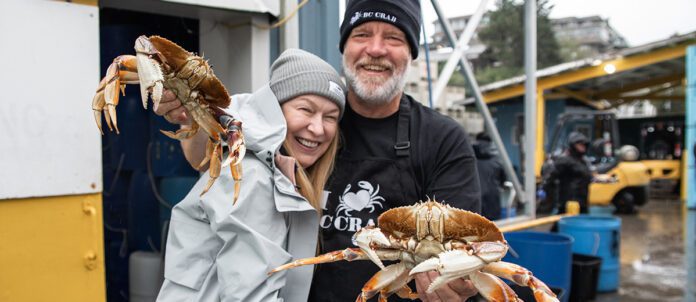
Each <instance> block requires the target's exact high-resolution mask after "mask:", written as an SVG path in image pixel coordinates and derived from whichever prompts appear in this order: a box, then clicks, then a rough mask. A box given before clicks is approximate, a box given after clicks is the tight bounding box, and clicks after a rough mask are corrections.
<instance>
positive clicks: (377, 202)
mask: <svg viewBox="0 0 696 302" xmlns="http://www.w3.org/2000/svg"><path fill="white" fill-rule="evenodd" d="M358 187H360V188H361V190H358V191H356V192H350V189H351V186H350V184H348V185H347V186H346V189H345V190H344V191H343V195H341V196H339V197H338V202H339V204H338V206H337V207H336V216H352V214H351V212H352V211H358V212H360V211H362V210H363V209H365V208H367V209H370V213H372V212H374V211H375V206H379V207H380V208H384V206H382V203H381V202H382V201H384V197H382V196H379V195H377V194H379V185H377V189H374V187H373V186H372V184H370V183H369V182H367V181H364V180H363V181H359V182H358ZM341 212H343V214H344V215H341Z"/></svg>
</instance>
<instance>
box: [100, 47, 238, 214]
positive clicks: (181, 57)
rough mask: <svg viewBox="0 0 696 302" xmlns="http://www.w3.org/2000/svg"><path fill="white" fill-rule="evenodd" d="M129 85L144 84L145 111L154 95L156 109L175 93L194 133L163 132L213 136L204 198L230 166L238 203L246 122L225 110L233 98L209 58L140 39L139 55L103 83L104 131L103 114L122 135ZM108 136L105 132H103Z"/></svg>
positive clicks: (119, 62)
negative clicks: (122, 102)
mask: <svg viewBox="0 0 696 302" xmlns="http://www.w3.org/2000/svg"><path fill="white" fill-rule="evenodd" d="M126 84H140V94H141V97H142V102H143V107H145V109H147V103H148V96H150V97H151V98H152V101H153V103H154V107H155V108H157V106H159V101H160V99H161V98H162V92H163V91H164V89H167V90H170V91H172V92H173V93H174V94H175V95H176V96H177V98H178V99H179V100H180V101H181V103H182V105H183V106H184V107H185V108H186V110H188V113H189V114H190V115H191V118H192V120H193V121H192V124H191V128H190V129H180V130H178V131H176V132H170V131H163V130H160V131H162V133H164V134H165V135H167V136H168V137H170V138H173V139H178V140H183V139H187V138H190V137H191V136H193V135H194V134H196V132H198V130H199V129H203V131H205V133H206V134H208V138H209V139H208V143H207V146H206V157H205V159H204V160H203V162H202V163H201V164H200V167H202V166H204V165H205V164H207V163H210V170H209V173H210V180H209V181H208V184H207V185H206V187H205V189H204V190H203V192H202V193H201V195H203V194H205V192H207V191H208V189H210V187H211V186H212V185H213V183H214V182H215V179H217V177H218V176H220V169H221V168H222V167H224V166H227V165H230V169H231V171H232V176H233V178H234V179H235V190H234V192H235V193H234V201H235V202H236V200H237V196H238V195H239V183H240V181H241V166H239V163H240V162H241V160H242V158H243V157H244V153H245V150H246V148H245V147H244V136H243V134H242V123H241V122H240V121H239V120H236V119H234V118H233V117H232V116H230V115H228V114H226V113H225V112H224V111H222V110H221V109H220V108H225V107H227V106H228V105H229V104H230V97H229V94H228V93H227V90H226V89H225V87H224V86H223V85H222V83H221V82H220V80H219V79H218V78H217V77H216V76H215V75H214V74H213V70H212V69H211V68H210V66H209V65H208V63H207V62H206V61H205V60H203V58H201V57H199V56H196V55H194V54H192V53H190V52H188V51H186V50H185V49H183V48H181V47H180V46H179V45H177V44H176V43H174V42H172V41H169V40H167V39H165V38H162V37H159V36H151V37H146V36H140V37H138V39H137V40H136V41H135V56H132V55H121V56H118V57H116V59H114V61H113V63H111V65H110V66H109V68H108V69H107V71H106V76H104V78H103V79H102V80H101V82H99V87H97V94H96V95H95V96H94V99H93V100H92V109H93V110H94V118H95V120H96V122H97V126H98V127H99V130H100V131H102V123H101V113H102V112H103V113H104V119H105V120H106V124H107V125H108V126H109V129H110V130H112V131H113V130H114V129H115V130H116V133H118V132H119V131H118V124H117V122H116V106H117V105H118V99H119V90H121V92H124V89H125V86H126ZM103 133H104V132H103V131H102V134H103ZM223 139H224V140H226V141H227V145H228V146H229V150H230V151H229V155H228V157H227V158H226V159H225V160H224V161H223V158H222V157H223V151H222V141H223Z"/></svg>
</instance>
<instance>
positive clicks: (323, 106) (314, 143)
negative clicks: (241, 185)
mask: <svg viewBox="0 0 696 302" xmlns="http://www.w3.org/2000/svg"><path fill="white" fill-rule="evenodd" d="M281 108H282V109H283V115H284V116H285V121H286V122H287V125H288V132H287V135H286V137H285V140H286V141H287V143H288V144H287V146H288V147H289V148H290V149H291V150H290V151H291V152H292V154H293V155H294V157H295V159H297V161H298V162H299V163H300V165H302V167H303V168H305V169H307V168H309V167H311V166H312V165H313V164H314V163H315V162H316V161H317V159H319V157H321V156H322V155H323V154H324V153H325V152H326V150H327V149H328V148H329V145H330V144H331V140H332V139H333V138H334V136H336V132H337V129H338V119H339V116H340V110H339V108H338V105H336V103H334V102H333V101H331V100H329V99H327V98H325V97H321V96H317V95H311V94H307V95H301V96H298V97H296V98H293V99H291V100H289V101H287V102H285V103H283V105H282V106H281Z"/></svg>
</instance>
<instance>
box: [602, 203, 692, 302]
mask: <svg viewBox="0 0 696 302" xmlns="http://www.w3.org/2000/svg"><path fill="white" fill-rule="evenodd" d="M619 217H620V218H621V256H620V262H621V273H620V276H621V280H620V284H619V289H618V290H617V291H616V292H609V293H598V295H597V297H596V299H595V301H598V302H615V301H687V302H694V301H696V256H695V255H696V235H695V234H694V233H696V210H685V209H684V207H683V205H682V203H681V202H679V201H677V200H650V201H649V202H648V203H647V204H646V205H645V206H643V207H642V208H640V210H639V212H638V214H636V215H621V216H619Z"/></svg>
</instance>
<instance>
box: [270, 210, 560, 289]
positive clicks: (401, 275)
mask: <svg viewBox="0 0 696 302" xmlns="http://www.w3.org/2000/svg"><path fill="white" fill-rule="evenodd" d="M378 226H379V227H375V226H368V227H365V228H363V229H360V230H358V231H357V232H355V234H354V235H353V243H354V244H355V245H357V246H358V248H347V249H345V250H341V251H334V252H329V253H326V254H323V255H319V256H317V257H313V258H305V259H298V260H295V261H293V262H290V263H287V264H285V265H282V266H280V267H278V268H276V269H274V270H272V271H271V272H270V273H269V274H273V273H276V272H279V271H282V270H285V269H290V268H293V267H298V266H302V265H309V264H318V263H327V262H334V261H340V260H346V261H353V260H372V261H373V262H374V263H375V264H377V266H379V267H380V268H381V270H380V271H379V272H377V273H376V274H375V275H374V276H373V277H372V278H371V279H370V280H369V281H367V283H366V284H365V286H364V287H363V288H362V292H361V293H360V295H359V296H358V298H357V300H356V301H367V300H368V299H370V298H372V297H373V296H375V295H376V294H377V293H379V294H380V296H379V301H387V298H388V297H389V296H391V295H392V294H396V295H398V296H399V297H401V298H404V299H416V298H418V295H417V293H414V292H413V291H412V290H411V288H410V287H409V286H408V282H409V281H411V280H412V279H413V275H414V274H416V273H420V272H426V271H431V270H435V271H438V272H439V273H440V276H439V277H437V278H436V279H435V280H434V281H433V283H432V284H431V285H430V287H429V288H428V289H427V292H433V291H434V290H435V289H437V288H439V287H441V286H443V285H445V284H447V283H448V282H450V281H452V280H455V279H457V278H469V279H470V280H471V281H472V283H473V284H474V286H475V287H476V288H477V289H478V291H479V293H480V294H481V295H482V296H483V297H485V298H486V299H487V300H489V301H521V300H520V299H519V297H517V295H516V294H515V292H514V291H513V290H512V289H511V288H510V287H509V286H508V285H507V284H506V283H505V282H503V281H502V280H501V279H499V278H498V277H502V278H505V279H507V280H510V281H512V282H514V283H516V284H519V285H521V286H528V287H529V288H531V289H532V291H533V292H534V298H535V299H536V301H540V302H541V301H558V299H557V298H556V295H555V294H554V293H553V292H552V291H551V290H550V289H549V287H548V286H546V284H544V283H543V282H541V280H539V279H537V278H536V277H534V276H533V275H532V273H531V272H530V271H529V270H527V269H525V268H523V267H521V266H519V265H516V264H513V263H508V262H503V261H500V259H502V258H503V256H505V254H506V253H507V250H508V245H507V243H506V241H505V238H504V237H503V234H502V233H501V232H500V230H499V229H498V228H497V227H496V225H495V224H494V223H493V222H491V221H489V220H488V219H486V218H484V217H483V216H481V215H478V214H476V213H472V212H469V211H464V210H460V209H457V208H453V207H450V206H448V205H444V204H441V203H439V202H437V201H427V202H421V203H417V204H415V205H413V206H409V207H399V208H393V209H391V210H388V211H386V212H384V213H382V215H380V216H379V218H378ZM382 260H392V261H399V262H397V263H395V264H391V265H389V266H386V267H385V266H384V265H383V264H382ZM496 276H498V277H496Z"/></svg>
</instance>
